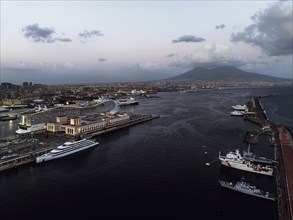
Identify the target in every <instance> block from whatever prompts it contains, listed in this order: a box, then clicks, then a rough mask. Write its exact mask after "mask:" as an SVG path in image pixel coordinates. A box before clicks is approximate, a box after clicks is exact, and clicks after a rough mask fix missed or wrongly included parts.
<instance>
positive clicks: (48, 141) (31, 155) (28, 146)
mask: <svg viewBox="0 0 293 220" xmlns="http://www.w3.org/2000/svg"><path fill="white" fill-rule="evenodd" d="M159 117H160V116H159V115H133V116H132V117H131V118H130V119H129V120H128V121H125V122H121V123H114V124H111V125H108V126H106V127H104V128H102V129H100V130H95V131H92V132H91V133H84V134H81V137H82V138H88V139H92V138H96V137H97V136H99V135H102V134H105V133H109V132H113V131H116V130H119V129H123V128H126V127H130V126H133V125H136V124H140V123H143V122H147V121H150V120H153V119H156V118H159ZM67 140H68V137H67V136H66V135H62V134H50V135H48V134H45V133H40V134H35V136H34V139H26V140H23V141H21V140H20V141H18V140H17V141H16V143H15V144H10V145H11V146H9V145H7V146H6V145H5V144H4V145H3V144H2V146H1V147H0V153H1V152H3V151H6V149H8V146H9V150H8V151H10V154H9V155H11V154H12V153H15V152H17V153H18V152H19V153H18V154H17V156H13V157H11V158H10V159H9V155H8V157H6V158H5V159H0V172H1V171H5V170H9V169H12V168H17V167H19V166H22V165H25V164H29V163H33V162H35V161H36V158H37V157H38V156H41V155H43V154H45V153H47V152H49V151H51V150H52V149H54V148H56V147H57V146H58V145H60V144H63V143H64V142H65V141H67ZM12 145H13V146H12Z"/></svg>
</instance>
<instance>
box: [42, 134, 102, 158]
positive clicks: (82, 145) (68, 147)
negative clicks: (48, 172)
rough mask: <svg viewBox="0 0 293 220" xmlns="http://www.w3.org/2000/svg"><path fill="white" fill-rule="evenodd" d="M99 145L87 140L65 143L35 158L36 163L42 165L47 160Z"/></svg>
mask: <svg viewBox="0 0 293 220" xmlns="http://www.w3.org/2000/svg"><path fill="white" fill-rule="evenodd" d="M98 144H99V143H98V142H94V141H90V140H87V139H82V140H80V141H76V142H65V143H64V144H62V145H60V146H58V147H56V148H54V149H53V150H51V151H50V152H49V153H46V154H43V155H41V156H39V157H37V158H36V163H42V162H45V161H49V160H54V159H58V158H61V157H65V156H68V155H71V154H74V153H77V152H80V151H83V150H86V149H88V148H91V147H95V146H97V145H98Z"/></svg>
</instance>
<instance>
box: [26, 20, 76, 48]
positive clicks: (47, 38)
mask: <svg viewBox="0 0 293 220" xmlns="http://www.w3.org/2000/svg"><path fill="white" fill-rule="evenodd" d="M22 33H23V34H24V37H25V38H27V39H30V40H32V41H33V42H36V43H38V42H42V43H54V42H56V41H60V42H70V41H71V39H69V38H62V37H56V36H55V35H56V32H55V30H54V28H48V27H44V28H41V27H39V24H37V23H36V24H32V25H27V26H25V27H24V28H22Z"/></svg>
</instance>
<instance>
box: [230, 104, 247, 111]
mask: <svg viewBox="0 0 293 220" xmlns="http://www.w3.org/2000/svg"><path fill="white" fill-rule="evenodd" d="M232 108H233V109H234V110H236V111H247V110H248V108H247V105H233V106H232Z"/></svg>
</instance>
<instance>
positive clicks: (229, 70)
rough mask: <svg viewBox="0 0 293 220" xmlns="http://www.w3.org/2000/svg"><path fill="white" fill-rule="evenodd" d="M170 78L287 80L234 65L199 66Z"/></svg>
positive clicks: (195, 79)
mask: <svg viewBox="0 0 293 220" xmlns="http://www.w3.org/2000/svg"><path fill="white" fill-rule="evenodd" d="M169 80H194V81H268V82H272V81H285V80H286V79H282V78H277V77H272V76H267V75H262V74H258V73H250V72H246V71H243V70H240V69H238V68H236V67H234V66H222V67H216V68H213V69H206V68H202V67H197V68H195V69H192V70H190V71H187V72H186V73H183V74H180V75H178V76H175V77H172V78H169Z"/></svg>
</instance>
